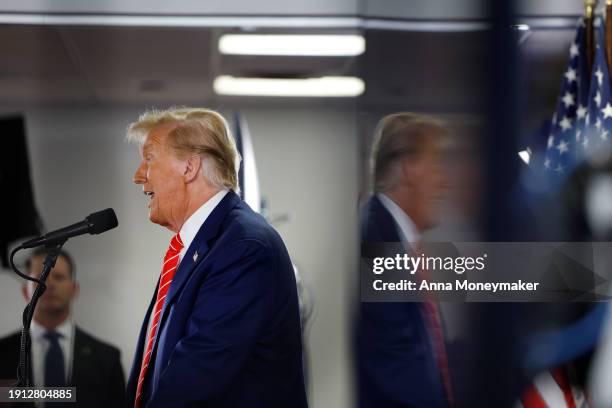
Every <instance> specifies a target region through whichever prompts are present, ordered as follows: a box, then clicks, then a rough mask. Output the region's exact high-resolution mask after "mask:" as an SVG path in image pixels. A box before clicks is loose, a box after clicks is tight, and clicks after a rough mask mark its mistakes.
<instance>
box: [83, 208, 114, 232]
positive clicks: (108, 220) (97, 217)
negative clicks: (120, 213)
mask: <svg viewBox="0 0 612 408" xmlns="http://www.w3.org/2000/svg"><path fill="white" fill-rule="evenodd" d="M85 219H86V220H87V223H88V224H89V233H90V234H101V233H103V232H104V231H108V230H109V229H113V228H115V227H116V226H117V225H119V221H117V215H115V210H113V209H112V208H107V209H106V210H102V211H98V212H95V213H93V214H90V215H88V216H87V218H85Z"/></svg>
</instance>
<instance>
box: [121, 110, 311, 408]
mask: <svg viewBox="0 0 612 408" xmlns="http://www.w3.org/2000/svg"><path fill="white" fill-rule="evenodd" d="M128 138H129V139H130V140H133V141H137V142H139V143H140V144H141V146H142V151H141V153H142V161H141V163H140V166H139V167H138V169H137V170H136V173H135V175H134V182H135V183H136V184H139V185H142V189H143V192H144V193H145V194H146V195H147V196H148V197H149V200H150V201H149V205H148V206H149V219H150V220H151V221H152V222H154V223H156V224H159V225H161V226H163V227H166V228H167V229H169V230H171V231H172V232H174V233H175V235H174V237H173V238H172V240H171V241H170V245H169V247H168V251H167V253H166V256H165V258H164V262H163V265H160V269H161V271H162V272H161V273H160V272H158V271H151V273H160V275H159V276H160V278H159V282H158V284H157V287H156V290H155V293H154V294H153V298H152V300H151V304H150V306H149V309H148V311H147V313H146V316H145V319H144V322H143V325H142V330H141V332H140V338H139V340H138V345H137V347H136V356H135V359H134V365H133V367H132V372H131V375H130V379H129V381H128V401H129V403H131V404H133V405H134V406H137V407H139V406H147V407H163V408H165V407H187V406H189V407H196V406H199V407H208V408H212V407H220V408H232V407H248V408H256V407H262V408H263V407H265V408H274V407H279V408H289V407H291V408H301V407H306V405H307V404H306V393H305V389H304V378H303V374H302V343H301V329H300V317H299V310H298V298H297V288H296V282H295V277H294V273H293V267H292V264H291V261H290V260H289V255H288V253H287V250H286V248H285V246H284V244H283V241H282V240H281V238H280V236H279V235H278V234H277V233H276V231H275V230H274V229H273V228H272V227H271V226H270V225H268V224H267V223H266V221H265V220H264V219H263V218H262V217H261V216H260V215H259V214H257V213H255V212H253V211H252V210H251V209H250V208H249V207H248V206H247V205H246V204H245V203H244V202H242V201H241V199H240V198H239V196H238V195H236V193H235V191H236V190H237V189H238V187H237V186H238V177H237V170H238V166H239V160H240V158H239V154H238V152H237V150H236V146H235V143H234V139H233V138H232V136H231V135H230V133H229V130H228V127H227V123H226V121H225V120H224V119H223V117H222V116H221V115H219V114H218V113H216V112H214V111H211V110H207V109H189V108H184V109H171V110H167V111H163V112H149V113H145V114H143V115H142V116H141V117H140V119H139V121H138V122H136V123H134V124H132V125H131V126H130V128H129V130H128ZM145 255H146V256H155V255H152V254H149V253H148V254H143V256H145ZM161 255H162V254H160V259H161Z"/></svg>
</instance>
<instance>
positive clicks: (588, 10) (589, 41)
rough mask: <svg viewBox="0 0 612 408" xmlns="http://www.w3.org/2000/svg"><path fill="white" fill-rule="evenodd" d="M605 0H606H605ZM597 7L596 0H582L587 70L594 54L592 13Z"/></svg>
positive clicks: (591, 63) (591, 64) (590, 67)
mask: <svg viewBox="0 0 612 408" xmlns="http://www.w3.org/2000/svg"><path fill="white" fill-rule="evenodd" d="M606 1H607V0H606ZM595 7H597V0H584V22H585V25H586V44H585V45H586V52H587V70H588V71H587V72H591V70H592V68H593V58H594V56H595V38H594V36H593V15H594V14H595Z"/></svg>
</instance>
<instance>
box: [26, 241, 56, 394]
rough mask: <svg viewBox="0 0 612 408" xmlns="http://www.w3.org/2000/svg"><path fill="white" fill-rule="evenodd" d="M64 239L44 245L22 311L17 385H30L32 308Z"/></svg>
mask: <svg viewBox="0 0 612 408" xmlns="http://www.w3.org/2000/svg"><path fill="white" fill-rule="evenodd" d="M66 240H67V238H66V239H63V240H60V241H55V242H54V243H53V244H49V245H45V249H46V250H47V257H46V258H45V262H44V263H43V269H42V272H41V273H40V278H38V284H37V285H36V289H35V290H34V294H33V295H32V299H31V300H30V303H28V305H27V306H26V307H25V309H24V311H23V328H22V329H21V343H20V348H19V367H18V368H17V386H18V387H31V386H32V384H31V379H30V369H29V368H30V363H29V362H30V325H31V324H32V318H33V317H34V310H35V309H36V304H37V303H38V299H40V297H41V296H42V295H43V293H45V290H46V289H47V286H46V285H45V282H46V281H47V277H48V276H49V273H50V272H51V269H53V267H54V266H55V261H57V257H58V256H59V253H60V250H61V249H62V246H63V245H64V244H65V243H66Z"/></svg>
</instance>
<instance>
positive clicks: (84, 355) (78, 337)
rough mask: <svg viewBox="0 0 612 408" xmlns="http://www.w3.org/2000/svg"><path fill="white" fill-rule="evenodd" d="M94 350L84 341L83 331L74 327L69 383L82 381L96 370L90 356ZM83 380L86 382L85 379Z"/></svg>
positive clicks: (75, 383)
mask: <svg viewBox="0 0 612 408" xmlns="http://www.w3.org/2000/svg"><path fill="white" fill-rule="evenodd" d="M93 354H94V350H93V349H92V348H91V344H88V342H87V341H84V338H83V333H82V332H81V330H80V329H79V328H78V327H76V328H75V330H74V351H73V355H72V376H71V378H70V383H71V384H74V385H78V383H82V382H83V380H84V379H86V378H87V376H88V375H91V373H95V372H96V367H94V365H93V363H92V361H91V358H92V357H93ZM85 382H88V381H87V380H85Z"/></svg>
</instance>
